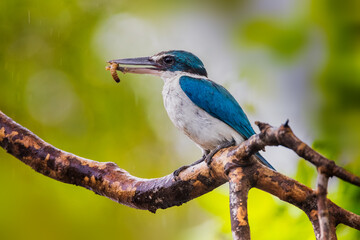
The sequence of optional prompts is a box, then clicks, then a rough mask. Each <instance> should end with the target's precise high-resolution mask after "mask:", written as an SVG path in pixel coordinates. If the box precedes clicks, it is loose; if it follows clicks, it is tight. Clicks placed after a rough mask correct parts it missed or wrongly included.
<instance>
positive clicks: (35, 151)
mask: <svg viewBox="0 0 360 240" xmlns="http://www.w3.org/2000/svg"><path fill="white" fill-rule="evenodd" d="M257 124H258V126H259V127H260V130H261V133H260V134H257V135H254V136H252V137H251V138H250V139H248V140H247V141H245V142H243V143H242V144H241V145H239V146H234V147H229V148H227V149H222V150H220V151H219V152H218V153H217V154H215V155H214V157H213V161H212V163H211V167H210V168H209V167H208V166H207V165H206V163H204V162H202V163H199V164H196V165H194V166H191V167H189V168H187V169H185V170H184V171H182V172H181V173H180V174H179V176H178V177H176V178H175V177H174V175H173V174H169V175H167V176H164V177H162V178H155V179H142V178H137V177H134V176H132V175H130V174H129V173H128V172H126V171H125V170H123V169H121V168H119V167H118V166H117V165H116V164H114V163H111V162H97V161H92V160H89V159H85V158H81V157H78V156H76V155H74V154H71V153H68V152H65V151H62V150H60V149H57V148H55V147H54V146H52V145H50V144H48V143H46V142H44V141H43V140H42V139H40V138H39V137H37V136H36V135H35V134H33V133H32V132H30V131H29V130H28V129H26V128H24V127H22V126H21V125H19V124H17V123H15V122H14V121H13V120H12V119H10V118H9V117H7V116H6V115H5V114H3V113H2V112H0V146H1V147H3V148H4V149H5V150H6V151H7V152H8V153H10V154H12V155H13V156H15V157H16V158H18V159H19V160H21V161H22V162H24V163H25V164H27V165H29V166H30V167H32V168H33V169H34V170H35V171H37V172H39V173H41V174H43V175H45V176H48V177H51V178H53V179H55V180H58V181H61V182H64V183H69V184H74V185H78V186H82V187H85V188H87V189H89V190H92V191H94V192H95V193H97V194H99V195H103V196H105V197H108V198H110V199H112V200H114V201H116V202H118V203H121V204H124V205H127V206H130V207H133V208H138V209H146V210H149V211H151V212H155V211H156V210H157V209H159V208H161V209H165V208H168V207H172V206H179V205H181V204H183V203H185V202H187V201H190V200H191V199H193V198H196V197H198V196H200V195H202V194H205V193H207V192H209V191H211V190H213V189H214V188H216V187H218V186H220V185H222V184H224V183H226V182H228V181H229V182H230V195H231V201H230V208H231V209H230V211H231V213H232V214H231V215H232V219H231V220H232V230H233V236H234V239H250V228H249V224H248V222H247V207H246V205H247V204H246V203H247V193H248V190H249V189H250V188H251V187H256V188H259V189H262V190H264V191H266V192H268V193H270V194H272V195H274V196H277V197H278V198H279V199H281V200H283V201H286V202H288V203H290V204H292V205H294V206H296V207H298V208H300V209H302V210H303V211H304V212H305V213H306V214H307V215H308V217H309V219H310V221H311V222H312V224H313V227H314V232H315V236H316V238H317V239H323V238H322V236H324V239H326V235H325V234H324V233H322V230H321V229H326V227H327V226H326V224H329V228H330V235H329V236H330V238H328V239H335V238H336V235H335V227H336V226H337V225H338V224H340V223H342V224H345V225H348V226H350V227H352V228H355V229H358V230H360V216H359V215H356V214H354V213H352V212H349V211H347V210H345V209H343V208H341V207H339V206H337V205H336V204H334V203H333V202H331V201H330V200H329V199H327V198H326V191H325V195H324V194H323V193H322V194H319V191H314V190H312V189H310V188H309V187H307V186H305V185H303V184H300V183H299V182H297V181H295V180H294V179H291V178H289V177H287V176H285V175H283V174H281V173H279V172H275V171H272V170H271V169H269V168H267V167H266V166H264V165H262V164H260V163H259V162H257V161H256V159H255V158H254V157H252V154H253V153H255V152H257V151H259V150H261V149H264V147H265V146H277V145H283V146H285V147H288V148H290V149H292V150H293V151H295V152H296V153H297V154H298V155H299V156H301V157H303V158H304V159H306V160H307V161H309V162H311V163H312V164H314V165H315V166H316V167H317V168H318V169H320V168H321V173H322V174H325V176H326V177H331V176H337V177H339V178H341V179H343V180H345V181H348V182H350V183H352V184H355V185H357V186H360V178H359V177H357V176H355V175H353V174H351V173H350V172H348V171H346V170H345V169H343V168H341V167H338V166H336V165H335V163H334V162H333V161H330V160H328V159H326V158H325V157H323V156H321V155H320V154H319V153H317V152H316V151H314V150H313V149H311V148H310V147H309V146H308V145H306V144H305V143H303V142H302V141H301V140H299V139H298V138H297V137H296V136H295V135H294V134H293V132H292V131H291V129H290V127H289V126H288V123H285V124H284V125H281V126H280V127H279V128H274V127H271V126H270V125H268V124H265V123H257ZM323 180H326V179H323ZM323 180H321V182H322V183H321V184H322V185H323V184H324V182H323ZM318 196H322V197H320V198H319V197H318ZM319 199H322V200H321V202H319ZM319 203H320V205H321V204H323V205H324V208H322V206H320V207H319ZM323 209H325V214H324V213H323V212H322V211H323ZM326 209H327V213H326ZM322 218H324V219H322ZM319 219H321V220H320V221H319ZM324 227H325V228H324ZM331 234H334V236H335V238H331Z"/></svg>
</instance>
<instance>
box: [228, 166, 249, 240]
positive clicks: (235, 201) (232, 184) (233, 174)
mask: <svg viewBox="0 0 360 240" xmlns="http://www.w3.org/2000/svg"><path fill="white" fill-rule="evenodd" d="M232 166H233V167H232V168H231V169H229V179H230V180H229V188H230V216H231V231H232V234H233V239H234V240H250V226H249V221H248V211H247V199H248V193H249V190H250V188H251V184H250V177H249V176H251V175H249V174H248V173H245V172H243V170H249V168H245V169H243V168H239V167H238V166H237V165H235V164H234V165H232ZM228 167H229V166H228Z"/></svg>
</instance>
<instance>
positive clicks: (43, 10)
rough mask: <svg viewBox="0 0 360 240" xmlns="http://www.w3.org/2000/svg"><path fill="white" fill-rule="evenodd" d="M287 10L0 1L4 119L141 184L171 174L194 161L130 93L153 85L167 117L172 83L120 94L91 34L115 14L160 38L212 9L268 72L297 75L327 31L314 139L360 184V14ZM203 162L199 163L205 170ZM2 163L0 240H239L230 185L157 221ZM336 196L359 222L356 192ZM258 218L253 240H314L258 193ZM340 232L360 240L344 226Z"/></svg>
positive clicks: (307, 169)
mask: <svg viewBox="0 0 360 240" xmlns="http://www.w3.org/2000/svg"><path fill="white" fill-rule="evenodd" d="M289 2H290V3H288V2H287V3H285V1H280V0H279V1H272V3H271V4H270V3H269V2H268V1H266V0H257V1H235V0H231V1H215V0H214V1H196V2H195V1H170V2H169V1H163V0H154V1H151V2H149V1H144V0H142V1H125V0H124V1H115V0H109V1H101V0H90V1H85V0H77V1H70V0H62V1H42V0H29V1H20V0H4V1H0V21H1V24H0V34H1V36H2V37H1V38H0V51H1V54H0V70H1V80H0V90H1V94H0V110H1V111H3V112H4V113H5V114H7V115H8V116H10V117H12V118H13V119H14V120H15V121H17V122H19V123H20V124H22V125H23V126H25V127H27V128H29V129H30V130H31V131H33V132H35V133H36V134H37V135H39V136H40V137H41V138H43V139H44V140H46V141H48V142H50V143H51V144H53V145H54V146H56V147H58V148H61V149H64V150H66V151H69V152H72V153H74V154H77V155H80V156H83V157H87V158H91V159H95V160H99V161H113V162H116V163H117V164H118V165H119V166H120V167H122V168H124V169H126V170H128V171H129V172H130V173H132V174H134V175H136V176H139V177H149V178H150V177H159V176H162V175H165V174H168V173H170V172H171V171H173V170H174V169H176V168H177V167H179V166H180V165H182V164H185V160H184V161H181V160H180V159H179V157H178V156H176V154H174V152H176V151H175V150H176V146H175V144H174V143H171V142H169V141H166V138H162V137H161V134H159V133H157V131H156V128H154V127H153V125H152V124H153V123H152V121H151V119H150V117H149V111H148V110H147V109H148V108H149V106H148V105H149V101H150V98H151V99H152V97H146V95H145V97H144V96H142V95H141V96H140V97H139V95H138V91H137V89H136V87H133V86H137V87H139V86H140V82H143V81H147V82H146V83H147V84H148V86H146V85H145V84H144V85H143V89H138V90H139V91H147V89H148V88H150V87H149V85H151V86H153V87H154V89H155V90H156V91H157V94H158V96H156V97H154V99H155V100H154V101H156V106H157V107H158V108H159V109H161V108H162V106H161V96H160V91H161V85H160V84H161V82H160V81H159V80H158V79H156V80H155V79H152V78H147V79H146V80H143V79H142V80H139V84H135V85H131V83H130V82H131V81H135V83H136V81H138V80H136V78H137V77H136V76H130V75H126V81H122V82H121V83H120V84H119V85H115V83H114V82H113V81H112V79H111V77H110V76H109V73H108V72H106V71H104V65H105V61H106V60H108V59H103V58H101V57H99V54H98V53H97V50H96V49H94V44H93V41H94V40H93V39H94V38H95V36H94V35H95V34H96V32H97V31H98V28H99V27H100V25H101V23H102V22H104V20H106V19H108V18H109V17H111V16H112V15H115V14H131V15H134V16H137V17H139V18H143V19H147V20H148V21H149V22H151V21H155V22H156V24H158V25H159V26H160V25H161V22H166V21H167V20H168V19H169V18H172V15H173V14H175V13H179V12H189V13H188V14H189V15H191V14H195V15H196V14H197V13H200V12H202V11H209V12H211V13H214V14H216V16H217V19H218V18H220V19H223V20H225V22H227V23H230V22H231V23H232V25H231V27H232V28H233V29H232V31H231V34H232V35H231V36H227V37H228V38H231V37H232V38H233V39H234V41H233V46H229V48H231V49H233V50H234V51H235V49H238V48H239V47H242V48H243V49H244V48H246V49H250V50H251V49H256V50H257V51H264V52H267V53H268V58H269V61H272V62H278V63H279V64H280V65H281V66H282V67H283V68H287V66H288V64H289V63H291V62H293V63H294V62H295V63H296V61H297V59H298V58H299V57H300V56H301V55H302V53H303V51H304V49H305V48H306V47H307V46H308V45H309V35H311V34H312V32H314V31H315V32H317V33H320V35H321V39H322V47H323V48H324V49H325V53H324V56H325V57H324V63H323V64H320V65H319V68H318V69H316V71H314V72H313V73H312V74H311V76H310V79H306V80H304V81H308V82H310V85H309V87H311V88H312V89H315V92H316V94H317V98H315V99H316V102H314V103H312V105H313V106H315V107H316V109H315V111H314V112H313V113H312V115H311V116H310V117H309V121H308V122H309V124H310V125H311V128H312V129H314V132H315V139H314V140H315V141H314V143H313V146H314V147H315V148H316V149H317V150H319V151H320V152H321V153H322V154H324V155H325V156H327V157H330V158H331V159H334V160H335V161H336V162H337V163H338V164H339V165H341V166H344V167H345V168H347V169H349V170H351V171H353V172H354V173H356V174H358V175H360V148H359V147H358V146H359V144H360V125H359V124H358V123H359V122H360V14H359V12H360V2H359V1H357V0H344V1H336V0H319V1H310V0H308V1H300V0H293V1H289ZM194 11H195V12H194ZM156 24H155V25H156ZM129 27H131V26H129ZM174 27H176V26H174ZM118 34H119V36H120V35H121V34H122V33H121V32H119V33H118ZM197 34H198V35H201V34H202V32H201V29H199V31H198V33H197ZM123 37H124V36H123ZM126 37H127V38H130V39H131V38H132V36H131V35H129V36H126ZM146 37H148V36H144V38H146ZM145 47H146V46H145ZM128 48H131V46H128ZM148 48H150V49H151V50H152V46H150V45H149V46H148ZM209 51H210V49H209ZM149 52H150V51H149ZM113 56H118V57H122V56H121V54H117V53H113V55H112V56H111V57H113ZM106 57H110V56H106ZM259 64H261V62H259ZM258 67H259V68H261V67H262V66H261V65H259V66H258ZM234 81H236V79H234ZM263 81H266V79H264V80H263ZM270 85H271V84H270ZM295 91H296V89H295ZM312 92H314V91H312ZM148 95H151V94H148ZM309 97H312V96H303V99H304V100H305V99H307V98H309ZM311 99H312V98H311ZM313 106H311V108H312V107H313ZM309 109H310V106H309ZM161 111H162V112H161ZM160 114H162V115H164V112H163V110H160ZM165 121H168V120H165ZM159 124H161V125H160V126H161V127H160V128H162V130H163V132H162V133H163V134H170V133H171V132H172V129H173V127H172V126H171V124H170V123H168V122H166V123H165V124H162V123H159ZM294 124H296V123H295V122H294ZM158 129H159V128H158ZM169 139H171V138H169ZM199 155H200V152H195V153H194V154H193V156H194V159H195V157H198V156H199ZM0 159H1V161H0V182H1V183H2V184H1V187H2V197H1V199H0V213H1V214H0V239H25V238H26V239H64V238H66V239H79V238H81V239H82V238H86V239H98V238H103V239H106V238H118V239H145V238H146V239H231V234H230V223H229V210H228V193H227V190H226V186H224V187H221V188H219V189H217V190H215V191H213V192H212V193H209V194H206V195H205V196H202V197H200V198H199V199H197V200H195V201H192V202H190V203H188V204H185V205H184V206H181V207H179V208H178V207H174V208H171V209H167V210H165V211H163V210H159V211H158V212H157V213H156V215H154V214H151V213H149V212H145V211H140V210H135V209H130V208H128V207H125V206H121V205H119V204H116V203H114V202H112V201H110V200H108V199H106V198H103V197H100V196H97V195H95V194H93V193H92V192H90V191H88V190H85V189H82V188H79V187H75V186H71V185H66V184H63V183H60V182H56V181H53V180H52V179H49V178H45V177H43V176H42V175H40V174H37V173H35V172H34V171H33V170H31V169H29V167H27V166H25V165H24V164H22V163H21V162H20V161H18V160H15V159H14V158H13V157H11V156H10V155H8V154H6V153H5V151H3V150H1V151H0ZM189 161H191V160H187V162H189ZM293 177H294V178H295V179H297V180H298V181H300V182H302V183H304V184H306V185H307V186H310V187H314V182H315V178H316V172H315V170H314V169H313V168H312V166H309V165H308V164H307V163H305V162H302V161H300V162H299V164H298V168H297V173H296V174H295V176H293ZM330 197H331V199H333V200H334V201H335V202H336V203H337V204H339V205H340V206H342V207H345V208H346V209H348V210H351V211H354V212H356V213H358V214H360V209H359V208H358V207H357V203H358V199H359V197H360V191H359V189H358V188H356V187H353V186H351V185H349V184H346V183H343V182H341V181H334V182H331V184H330ZM249 219H250V224H251V231H252V236H253V238H254V239H314V236H313V232H312V227H311V224H310V222H309V221H308V220H307V218H306V216H305V215H304V214H303V213H302V212H300V211H299V210H297V209H295V208H293V207H292V206H290V205H289V204H286V203H283V202H281V201H279V200H278V199H276V198H274V197H272V196H270V195H269V194H267V193H264V192H261V191H259V190H252V191H251V192H250V195H249ZM338 234H339V238H340V239H359V238H360V234H359V232H357V231H355V230H353V229H349V228H347V227H342V226H340V227H339V229H338Z"/></svg>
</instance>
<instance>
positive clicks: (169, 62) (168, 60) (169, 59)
mask: <svg viewBox="0 0 360 240" xmlns="http://www.w3.org/2000/svg"><path fill="white" fill-rule="evenodd" d="M162 60H163V62H164V63H165V64H166V65H172V64H173V63H174V62H175V59H174V57H173V56H165V57H163V59H162Z"/></svg>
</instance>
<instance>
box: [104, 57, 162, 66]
mask: <svg viewBox="0 0 360 240" xmlns="http://www.w3.org/2000/svg"><path fill="white" fill-rule="evenodd" d="M108 63H117V64H121V65H145V66H154V65H155V62H154V61H153V60H152V59H151V58H150V57H139V58H123V59H115V60H110V61H109V62H108Z"/></svg>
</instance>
